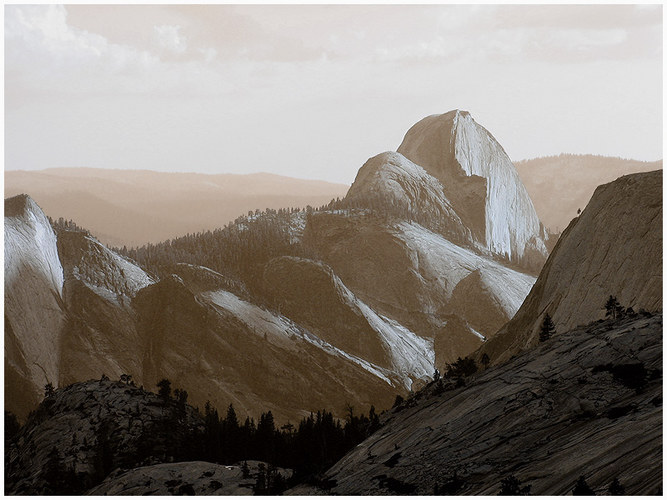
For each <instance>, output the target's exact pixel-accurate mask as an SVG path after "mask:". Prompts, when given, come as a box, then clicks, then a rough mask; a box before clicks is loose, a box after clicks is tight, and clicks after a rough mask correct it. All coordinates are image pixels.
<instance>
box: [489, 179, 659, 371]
mask: <svg viewBox="0 0 667 500" xmlns="http://www.w3.org/2000/svg"><path fill="white" fill-rule="evenodd" d="M610 295H613V296H615V297H617V299H618V301H619V302H620V303H621V305H623V306H624V307H632V308H633V309H634V310H635V311H638V310H639V309H642V308H643V309H646V310H649V311H653V310H657V309H662V171H661V170H659V171H655V172H647V173H639V174H632V175H628V176H625V177H621V178H619V179H617V180H616V181H614V182H611V183H609V184H605V185H603V186H600V187H598V189H596V191H595V193H594V194H593V198H592V199H591V201H590V203H589V204H588V206H587V207H586V208H585V209H584V211H583V212H582V213H581V215H580V216H579V217H578V218H576V219H575V220H573V221H572V222H571V223H570V225H569V226H568V228H567V229H566V230H565V232H564V233H563V234H562V236H561V237H560V239H559V240H558V243H557V244H556V247H555V248H554V250H553V252H552V253H551V255H550V257H549V259H548V261H547V263H546V264H545V266H544V268H543V269H542V272H541V273H540V276H539V278H538V280H537V282H536V283H535V286H534V287H533V289H532V290H531V292H530V294H529V295H528V296H527V297H526V300H525V301H524V303H523V304H522V306H521V308H520V309H519V311H518V312H517V314H516V315H515V316H514V317H513V318H512V320H511V321H510V322H509V323H507V324H506V325H505V326H503V328H502V329H501V330H500V331H499V332H498V333H497V334H496V335H495V336H494V337H493V338H492V339H491V340H490V341H489V342H488V343H486V344H485V345H484V346H483V347H482V348H481V350H480V352H479V353H478V356H481V355H482V354H483V353H487V354H488V355H489V357H490V358H491V362H492V363H500V362H502V361H505V360H507V359H509V358H510V357H511V356H512V355H514V354H516V353H517V352H519V351H521V350H522V349H525V348H527V347H530V346H533V345H535V344H537V343H538V332H539V329H540V326H541V324H542V321H543V319H544V315H545V314H546V313H549V314H550V315H551V316H552V319H553V321H554V323H555V326H556V331H557V332H559V331H564V330H568V329H571V328H573V327H575V326H577V325H581V324H586V323H588V322H589V321H592V320H596V319H599V318H604V316H605V309H604V305H605V302H606V300H607V299H608V297H609V296H610Z"/></svg>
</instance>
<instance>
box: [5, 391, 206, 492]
mask: <svg viewBox="0 0 667 500" xmlns="http://www.w3.org/2000/svg"><path fill="white" fill-rule="evenodd" d="M200 427H201V428H203V422H202V421H201V418H200V417H199V416H198V414H196V412H195V411H194V410H193V409H192V408H191V407H189V406H187V405H185V406H183V407H182V408H179V406H178V404H177V403H176V402H175V401H173V400H171V401H168V402H165V401H164V400H163V399H162V398H160V397H159V396H158V395H157V394H153V393H149V392H145V391H143V390H142V389H140V388H137V387H134V386H132V385H127V384H125V383H122V382H112V381H110V380H108V379H107V380H99V381H97V380H95V381H89V382H81V383H77V384H74V385H71V386H68V387H66V388H64V389H59V390H56V391H55V393H54V394H53V395H52V396H50V397H47V398H46V399H45V400H44V401H43V402H42V403H41V404H40V406H39V408H38V409H37V410H36V411H35V412H34V413H33V414H32V415H31V416H30V418H29V419H28V421H27V423H26V424H25V426H24V427H23V428H22V430H21V432H20V434H19V435H18V436H17V439H16V441H15V443H13V444H12V445H11V446H10V448H9V449H8V450H6V456H7V458H8V461H7V463H6V464H5V467H6V469H5V470H6V478H7V480H6V483H5V488H6V492H7V493H9V494H14V495H16V494H20V495H27V494H31V495H39V494H44V493H48V492H49V490H47V489H45V488H47V487H48V486H47V484H48V483H49V482H53V480H56V481H61V480H65V474H68V475H69V477H70V478H71V480H72V483H73V484H72V485H70V486H72V487H76V488H82V489H83V490H84V491H85V488H86V485H93V484H96V483H97V482H99V481H101V480H102V479H103V478H104V477H105V476H106V475H107V474H108V473H109V472H111V470H113V469H115V468H117V467H127V466H134V465H135V464H136V463H137V461H139V462H142V461H145V462H146V463H157V462H163V461H167V460H173V459H174V458H175V457H179V455H180V454H184V453H185V454H186V453H187V447H188V446H189V445H190V444H191V443H188V442H187V441H186V440H185V437H186V436H189V435H191V434H192V431H193V430H194V429H197V428H200ZM53 450H55V452H54V451H53ZM56 471H57V472H58V474H59V475H60V476H62V477H55V478H52V477H48V476H49V474H52V475H54V472H56ZM66 471H68V472H66Z"/></svg>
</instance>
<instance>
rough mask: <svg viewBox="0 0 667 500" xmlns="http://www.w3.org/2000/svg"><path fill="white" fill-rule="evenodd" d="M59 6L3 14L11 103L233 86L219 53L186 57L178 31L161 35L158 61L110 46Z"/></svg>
mask: <svg viewBox="0 0 667 500" xmlns="http://www.w3.org/2000/svg"><path fill="white" fill-rule="evenodd" d="M67 17H68V15H67V10H66V8H65V7H64V6H61V5H46V6H7V7H6V8H5V55H6V57H5V81H6V95H7V97H8V99H7V102H8V103H9V104H10V105H16V104H17V103H20V102H25V100H26V99H31V98H33V97H34V95H41V94H48V93H63V94H77V95H80V96H82V97H83V96H86V95H119V94H155V93H157V94H163V95H169V94H172V95H173V94H180V95H182V94H184V93H197V92H198V93H202V94H204V95H206V94H211V93H220V92H225V90H229V89H230V88H231V86H230V85H229V84H226V83H225V82H224V78H223V75H222V74H221V72H220V71H219V69H218V68H213V67H211V65H210V63H211V62H212V61H214V59H215V57H216V51H215V49H213V48H206V49H204V50H203V51H194V59H191V60H184V61H180V60H177V59H178V57H177V56H179V55H182V54H184V53H185V52H186V51H187V50H188V43H187V39H186V37H185V36H184V35H183V34H182V32H181V28H180V26H178V25H159V26H156V27H155V36H156V43H157V44H158V47H159V50H160V52H159V53H156V52H154V51H150V50H146V49H139V48H136V47H133V46H130V45H124V44H120V43H112V42H110V41H109V40H108V39H107V38H106V37H103V36H101V35H98V34H95V33H91V32H89V31H86V30H83V29H80V28H75V27H72V26H71V25H69V24H68V22H67Z"/></svg>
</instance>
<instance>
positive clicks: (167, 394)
mask: <svg viewBox="0 0 667 500" xmlns="http://www.w3.org/2000/svg"><path fill="white" fill-rule="evenodd" d="M157 386H158V387H159V388H160V391H159V392H158V394H159V395H160V397H162V399H164V401H165V402H166V401H169V398H171V382H169V380H167V379H166V378H163V379H162V380H160V381H159V382H158V383H157Z"/></svg>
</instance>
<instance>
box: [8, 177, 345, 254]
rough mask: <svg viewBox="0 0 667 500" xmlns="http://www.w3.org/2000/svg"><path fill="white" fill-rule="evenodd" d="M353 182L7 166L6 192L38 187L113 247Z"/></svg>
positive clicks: (220, 222) (322, 200)
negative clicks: (29, 169) (338, 182)
mask: <svg viewBox="0 0 667 500" xmlns="http://www.w3.org/2000/svg"><path fill="white" fill-rule="evenodd" d="M347 189H348V186H346V185H344V184H333V183H330V182H323V181H313V180H305V179H295V178H291V177H284V176H280V175H273V174H266V173H259V174H248V175H235V174H218V175H207V174H194V173H167V172H155V171H149V170H113V169H99V168H50V169H46V170H38V171H23V170H10V171H6V172H5V197H6V198H7V197H11V196H15V195H18V194H22V193H27V194H30V196H31V198H32V199H34V200H35V201H36V202H37V203H38V204H39V206H40V207H41V208H42V209H43V210H44V212H46V214H47V215H49V216H51V217H52V218H55V219H57V218H59V217H63V218H64V219H67V220H69V219H71V220H74V221H75V222H76V223H77V224H78V225H79V226H82V227H85V228H87V229H89V230H90V231H91V232H92V234H93V235H95V236H96V237H97V238H98V239H99V240H100V241H101V242H102V243H104V244H106V245H110V246H117V247H122V246H124V245H127V246H128V247H130V246H140V245H144V244H146V243H157V242H159V241H164V240H166V239H169V238H174V237H177V236H182V235H184V234H187V233H196V232H199V231H205V230H207V229H214V228H216V227H222V226H224V225H225V224H227V223H229V222H231V221H233V220H234V219H236V218H237V217H239V216H240V215H245V214H247V213H248V211H253V212H255V210H258V209H259V210H265V209H266V208H272V209H278V208H287V207H299V208H304V207H306V206H307V205H311V206H314V207H319V206H321V205H324V204H326V203H329V202H330V201H331V200H332V199H334V198H338V197H343V196H345V193H346V192H347Z"/></svg>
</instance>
